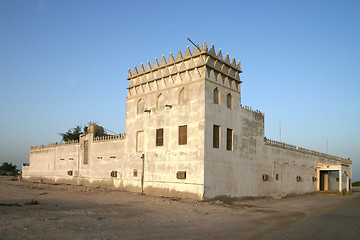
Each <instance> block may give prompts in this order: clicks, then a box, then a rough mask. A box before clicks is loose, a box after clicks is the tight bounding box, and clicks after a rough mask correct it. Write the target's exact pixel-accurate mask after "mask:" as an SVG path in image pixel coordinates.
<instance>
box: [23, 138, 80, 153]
mask: <svg viewBox="0 0 360 240" xmlns="http://www.w3.org/2000/svg"><path fill="white" fill-rule="evenodd" d="M76 144H79V141H78V140H73V141H66V142H54V143H50V144H47V145H40V146H31V147H30V152H34V151H41V150H44V149H49V148H54V147H59V146H64V145H76Z"/></svg>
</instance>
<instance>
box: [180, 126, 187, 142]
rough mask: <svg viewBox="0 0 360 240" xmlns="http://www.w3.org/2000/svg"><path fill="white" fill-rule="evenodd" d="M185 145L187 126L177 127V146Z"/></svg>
mask: <svg viewBox="0 0 360 240" xmlns="http://www.w3.org/2000/svg"><path fill="white" fill-rule="evenodd" d="M186 144H187V125H184V126H179V145H186Z"/></svg>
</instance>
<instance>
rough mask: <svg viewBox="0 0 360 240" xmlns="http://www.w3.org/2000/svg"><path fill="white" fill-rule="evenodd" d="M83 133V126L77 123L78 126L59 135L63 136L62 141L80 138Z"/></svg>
mask: <svg viewBox="0 0 360 240" xmlns="http://www.w3.org/2000/svg"><path fill="white" fill-rule="evenodd" d="M82 133H84V132H83V131H81V126H80V125H77V126H76V127H74V128H70V129H69V130H67V132H66V133H59V135H60V136H61V137H62V139H61V140H62V141H64V142H67V141H73V140H79V136H80V134H82Z"/></svg>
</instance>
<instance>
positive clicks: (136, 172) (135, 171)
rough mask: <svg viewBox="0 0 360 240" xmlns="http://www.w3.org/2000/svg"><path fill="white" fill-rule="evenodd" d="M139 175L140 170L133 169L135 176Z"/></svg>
mask: <svg viewBox="0 0 360 240" xmlns="http://www.w3.org/2000/svg"><path fill="white" fill-rule="evenodd" d="M137 176H138V171H137V169H133V177H137Z"/></svg>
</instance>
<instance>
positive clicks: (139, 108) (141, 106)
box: [137, 99, 145, 114]
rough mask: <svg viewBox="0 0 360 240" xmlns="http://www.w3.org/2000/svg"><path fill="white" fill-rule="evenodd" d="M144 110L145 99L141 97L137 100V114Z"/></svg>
mask: <svg viewBox="0 0 360 240" xmlns="http://www.w3.org/2000/svg"><path fill="white" fill-rule="evenodd" d="M144 111H145V101H144V100H143V99H140V100H139V101H138V102H137V114H142V113H144Z"/></svg>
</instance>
